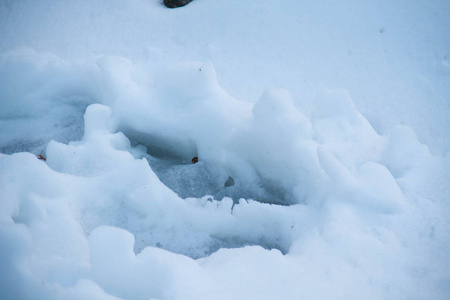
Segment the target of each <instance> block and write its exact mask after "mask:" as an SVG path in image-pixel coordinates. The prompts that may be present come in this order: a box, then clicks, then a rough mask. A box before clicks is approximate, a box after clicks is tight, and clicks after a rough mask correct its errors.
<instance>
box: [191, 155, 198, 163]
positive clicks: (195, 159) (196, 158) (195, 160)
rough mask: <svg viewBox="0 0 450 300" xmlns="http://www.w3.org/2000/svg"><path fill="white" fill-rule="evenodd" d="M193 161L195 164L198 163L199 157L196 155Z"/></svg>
mask: <svg viewBox="0 0 450 300" xmlns="http://www.w3.org/2000/svg"><path fill="white" fill-rule="evenodd" d="M192 163H193V164H196V163H198V157H197V156H196V157H194V158H193V159H192Z"/></svg>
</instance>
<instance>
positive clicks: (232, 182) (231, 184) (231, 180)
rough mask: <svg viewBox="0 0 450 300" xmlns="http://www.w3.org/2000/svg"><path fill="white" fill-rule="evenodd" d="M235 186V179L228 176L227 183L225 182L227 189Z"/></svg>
mask: <svg viewBox="0 0 450 300" xmlns="http://www.w3.org/2000/svg"><path fill="white" fill-rule="evenodd" d="M233 185H234V179H233V177H231V176H228V179H227V181H226V182H225V187H230V186H233Z"/></svg>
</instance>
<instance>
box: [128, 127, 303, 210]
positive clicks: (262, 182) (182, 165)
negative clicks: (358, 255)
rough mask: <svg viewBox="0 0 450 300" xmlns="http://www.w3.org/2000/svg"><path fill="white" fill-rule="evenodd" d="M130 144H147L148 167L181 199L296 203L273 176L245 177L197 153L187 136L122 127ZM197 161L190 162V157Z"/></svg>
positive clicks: (145, 154)
mask: <svg viewBox="0 0 450 300" xmlns="http://www.w3.org/2000/svg"><path fill="white" fill-rule="evenodd" d="M120 131H122V132H123V133H124V134H125V135H126V136H127V137H128V138H129V139H130V142H131V145H133V146H135V147H136V146H138V145H142V146H144V147H146V149H147V150H146V153H144V154H143V155H144V156H145V157H146V158H147V160H148V162H149V164H150V167H151V168H152V170H153V171H154V172H155V174H156V175H157V176H158V178H159V179H160V180H161V182H162V183H164V184H165V185H166V186H167V187H169V188H170V189H171V190H173V191H174V192H175V193H177V195H178V196H179V197H181V198H183V199H186V198H201V197H203V196H206V195H210V196H213V198H214V199H216V200H221V199H223V198H224V197H229V198H231V199H233V201H234V203H237V202H238V201H239V199H252V200H255V201H258V202H262V203H269V204H278V205H291V204H296V203H297V202H296V199H295V197H294V195H293V194H292V193H290V192H287V191H286V190H285V189H283V188H282V187H281V186H280V185H279V184H277V183H276V182H273V181H272V180H269V179H265V178H262V177H261V176H258V178H257V179H256V180H255V179H252V181H251V182H249V181H248V180H246V178H244V177H243V175H242V174H234V173H235V172H233V171H230V170H229V169H228V168H227V166H224V165H219V164H217V163H214V162H209V161H203V160H202V158H201V157H198V152H197V147H196V145H195V143H193V142H192V141H189V140H177V141H176V142H174V141H173V140H171V139H168V138H163V137H161V136H157V135H150V134H145V133H142V132H137V131H135V130H131V129H129V128H121V129H120ZM195 158H197V162H196V163H193V159H195Z"/></svg>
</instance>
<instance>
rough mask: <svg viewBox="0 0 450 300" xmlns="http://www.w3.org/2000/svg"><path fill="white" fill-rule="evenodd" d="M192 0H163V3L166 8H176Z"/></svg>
mask: <svg viewBox="0 0 450 300" xmlns="http://www.w3.org/2000/svg"><path fill="white" fill-rule="evenodd" d="M191 1H192V0H164V5H165V6H166V7H168V8H177V7H181V6H185V5H186V4H188V3H189V2H191Z"/></svg>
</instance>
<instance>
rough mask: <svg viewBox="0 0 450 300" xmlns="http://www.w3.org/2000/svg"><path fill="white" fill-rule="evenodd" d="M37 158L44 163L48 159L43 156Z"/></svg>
mask: <svg viewBox="0 0 450 300" xmlns="http://www.w3.org/2000/svg"><path fill="white" fill-rule="evenodd" d="M37 158H38V159H40V160H43V161H46V160H47V159H46V158H45V156H42V155H40V154H38V155H37Z"/></svg>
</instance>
